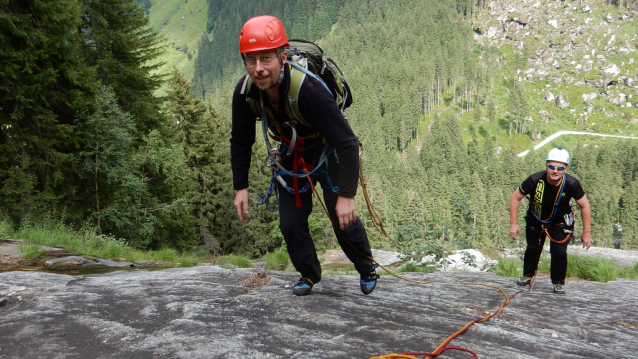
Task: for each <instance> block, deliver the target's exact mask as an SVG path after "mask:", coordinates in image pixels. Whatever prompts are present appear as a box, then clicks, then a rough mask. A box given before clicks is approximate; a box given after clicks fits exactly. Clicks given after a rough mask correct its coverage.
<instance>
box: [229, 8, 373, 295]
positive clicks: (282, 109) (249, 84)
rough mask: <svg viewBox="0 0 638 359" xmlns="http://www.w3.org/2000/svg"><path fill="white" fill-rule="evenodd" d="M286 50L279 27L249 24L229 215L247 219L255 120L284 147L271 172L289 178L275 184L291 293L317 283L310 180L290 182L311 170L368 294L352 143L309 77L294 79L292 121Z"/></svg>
mask: <svg viewBox="0 0 638 359" xmlns="http://www.w3.org/2000/svg"><path fill="white" fill-rule="evenodd" d="M287 46H288V38H287V36H286V32H285V30H284V26H283V24H282V23H281V21H279V20H278V19H277V18H275V17H273V16H258V17H255V18H252V19H250V20H248V21H247V22H246V23H245V24H244V26H243V28H242V30H241V35H240V37H239V51H240V53H241V55H242V58H243V60H244V65H245V67H246V71H247V72H248V75H246V76H245V77H244V78H242V79H241V80H240V81H239V83H238V84H237V86H236V88H235V91H234V93H233V106H232V109H233V115H232V132H231V139H230V143H231V166H232V170H233V187H234V188H235V190H236V191H237V193H236V197H235V203H234V204H235V208H236V209H237V214H238V215H239V219H240V220H241V221H243V220H245V219H248V213H249V211H248V209H249V204H248V171H249V168H250V160H251V154H252V145H253V144H254V142H255V135H256V133H255V125H256V121H257V118H258V117H259V119H261V120H262V121H263V122H262V123H265V124H267V126H268V128H269V129H270V131H271V132H272V135H273V136H274V137H275V138H276V139H277V140H279V141H281V142H282V143H285V144H287V146H288V147H289V148H288V149H286V150H285V151H286V152H285V153H282V155H281V156H280V157H279V158H278V159H277V166H279V168H281V169H282V170H284V169H287V170H286V171H291V172H285V173H282V174H281V175H276V176H278V177H279V178H278V180H277V181H273V183H274V185H275V186H277V188H276V189H277V191H278V195H279V213H280V222H279V228H280V229H281V232H282V234H283V236H284V240H285V241H286V245H287V248H288V254H289V256H290V259H291V261H292V264H293V265H294V266H295V269H296V270H297V271H299V272H300V273H301V279H300V280H299V282H298V283H297V284H296V285H295V286H294V288H293V293H294V294H295V295H308V294H310V292H311V290H312V287H313V285H314V284H316V283H317V282H319V281H320V280H321V265H320V263H319V260H318V258H317V253H316V251H315V246H314V244H313V241H312V238H311V236H310V231H309V229H308V216H309V215H310V213H311V212H312V193H311V191H308V190H307V187H306V190H305V191H304V189H303V187H304V185H306V184H307V183H308V182H307V181H308V178H307V177H297V176H296V175H297V174H300V173H302V172H304V171H308V170H311V169H313V167H315V166H316V167H317V168H316V170H318V171H317V172H315V173H317V174H325V175H323V176H321V175H317V176H318V177H314V175H313V177H310V178H312V179H313V181H318V182H319V183H321V184H322V186H323V187H324V191H323V198H324V201H325V203H326V206H327V208H328V212H329V214H330V217H331V219H332V221H333V223H335V225H336V226H338V227H339V228H338V229H335V234H336V235H337V239H338V241H339V244H340V246H341V248H342V249H343V251H344V252H345V254H346V255H347V256H348V258H349V259H350V260H351V261H352V262H353V263H354V266H355V268H356V270H357V271H358V272H359V273H360V288H361V291H362V292H363V293H364V294H366V295H367V294H370V293H371V292H372V291H373V290H374V288H375V287H376V282H377V279H378V275H377V274H376V272H375V264H374V262H373V261H372V259H371V258H372V251H371V249H370V244H369V241H368V237H367V234H366V231H365V228H364V227H363V224H362V223H361V221H360V220H359V218H358V217H357V213H356V210H355V201H354V197H355V194H356V190H357V182H358V176H359V173H358V168H359V157H358V154H359V143H358V139H357V137H356V136H355V135H354V133H353V132H352V129H351V128H350V125H349V124H348V122H347V120H346V118H345V117H344V116H343V114H342V113H341V111H340V110H339V108H338V106H337V104H336V102H335V99H334V98H333V97H332V94H331V93H330V92H329V90H327V88H326V87H324V85H323V84H322V83H321V82H320V80H318V79H317V78H314V77H312V76H305V77H303V78H302V79H301V80H300V81H301V84H300V85H299V91H298V96H297V99H296V101H298V103H297V105H298V109H299V111H300V112H301V115H302V116H303V118H304V121H303V123H302V121H298V119H296V118H295V116H294V115H293V114H292V111H291V110H290V103H288V101H290V100H289V96H288V91H289V89H290V86H291V65H289V64H287V63H286V60H287V56H288V53H287V52H286V47H287ZM295 71H296V70H295ZM298 75H299V73H298V74H297V75H296V76H298ZM253 85H254V86H253ZM249 101H253V102H256V103H257V105H258V108H259V113H260V115H256V114H255V110H254V109H253V108H251V105H250V104H249ZM264 135H266V134H264ZM267 141H268V140H267ZM325 143H327V144H328V145H329V146H330V149H331V150H330V151H329V153H330V154H333V153H334V154H333V155H330V156H327V157H325V153H326V152H328V151H326V147H324V144H325ZM267 145H268V143H267ZM273 150H274V149H273ZM333 151H334V152H333ZM322 159H323V160H322ZM324 161H325V162H324ZM273 178H275V175H273ZM326 186H328V187H329V189H326ZM337 191H338V193H336V192H337Z"/></svg>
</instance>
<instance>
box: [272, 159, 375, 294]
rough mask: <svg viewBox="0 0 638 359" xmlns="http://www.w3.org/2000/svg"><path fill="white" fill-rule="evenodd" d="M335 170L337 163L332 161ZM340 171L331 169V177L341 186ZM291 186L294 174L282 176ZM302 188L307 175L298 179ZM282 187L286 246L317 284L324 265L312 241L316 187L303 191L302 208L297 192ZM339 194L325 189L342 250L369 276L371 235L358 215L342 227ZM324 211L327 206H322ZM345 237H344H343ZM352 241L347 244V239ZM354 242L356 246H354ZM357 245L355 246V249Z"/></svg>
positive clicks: (301, 270) (282, 227)
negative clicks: (296, 197)
mask: <svg viewBox="0 0 638 359" xmlns="http://www.w3.org/2000/svg"><path fill="white" fill-rule="evenodd" d="M331 166H332V167H333V168H332V169H333V170H334V169H335V168H334V167H336V165H333V164H332V163H331ZM334 172H336V171H331V179H332V182H333V185H335V186H337V185H338V178H337V176H336V175H335V174H334ZM282 177H283V178H284V179H285V181H286V183H287V184H288V186H289V187H292V178H291V177H290V176H282ZM298 181H299V182H298V183H299V188H302V187H303V186H305V184H306V183H307V181H308V179H307V178H300V179H299V180H298ZM319 182H320V183H322V185H324V182H325V180H323V179H321V178H320V179H319ZM277 186H279V201H280V202H279V216H280V217H279V229H280V230H281V233H282V234H283V236H284V240H285V241H286V245H287V246H288V255H289V256H290V260H291V261H292V264H293V265H294V266H295V269H296V270H297V271H298V272H299V273H301V276H302V277H308V278H310V280H312V281H313V282H314V283H317V282H319V281H320V280H321V265H320V263H319V259H318V258H317V252H316V250H315V245H314V243H313V242H312V237H311V236H310V230H309V229H308V216H310V213H312V190H310V189H309V190H308V191H306V192H304V193H300V194H299V197H300V200H301V207H297V206H296V203H295V202H296V200H295V195H294V194H293V193H290V192H288V191H286V190H285V189H284V188H282V187H281V185H280V184H279V183H278V184H277ZM337 198H338V195H337V194H336V193H335V192H333V191H331V190H329V189H324V190H323V200H324V203H325V205H326V208H327V209H328V212H329V213H330V217H331V218H332V221H333V222H334V223H335V225H336V226H337V229H335V235H336V236H337V240H338V241H339V245H340V246H341V249H342V250H343V252H344V253H345V254H346V256H347V257H348V259H350V261H351V262H352V263H353V264H354V267H355V269H356V270H357V272H359V273H360V274H361V276H364V275H369V274H370V273H371V272H373V271H374V268H375V266H374V263H373V262H372V260H370V259H369V258H367V257H366V256H368V257H370V258H372V251H371V249H370V242H369V241H368V235H367V234H366V230H365V228H364V227H363V224H362V223H361V220H360V219H359V218H357V220H356V222H355V223H353V224H352V225H350V227H348V228H347V229H345V230H339V218H338V217H337V215H336V211H335V205H336V204H337ZM322 210H323V209H322ZM342 237H343V238H342ZM344 239H345V240H346V241H348V243H350V244H348V243H346V242H345V241H344ZM351 245H352V246H351ZM353 247H354V248H353Z"/></svg>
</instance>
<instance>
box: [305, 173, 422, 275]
mask: <svg viewBox="0 0 638 359" xmlns="http://www.w3.org/2000/svg"><path fill="white" fill-rule="evenodd" d="M303 170H304V172H305V171H307V170H306V168H305V166H304V167H303ZM308 181H309V182H310V188H312V194H313V195H314V196H315V199H316V200H317V201H318V202H319V203H321V207H323V210H324V212H326V215H327V216H328V220H329V221H330V224H332V228H334V230H335V233H337V235H338V236H339V238H341V239H342V240H343V241H344V242H346V243H347V244H348V245H349V246H350V247H351V248H352V249H354V250H355V252H357V253H359V254H360V255H362V256H364V257H366V258H368V259H369V260H371V261H372V262H373V263H375V264H376V265H378V266H379V268H381V269H383V270H384V271H386V272H387V273H388V274H390V275H393V276H395V277H397V278H399V279H403V280H404V281H406V282H411V283H417V284H430V283H433V281H429V282H420V281H416V280H412V279H408V278H405V277H402V276H400V275H398V274H396V273H393V272H391V271H390V270H388V269H387V268H386V267H384V266H382V265H381V264H380V263H379V262H377V261H376V260H374V258H372V257H370V256H368V255H366V254H364V253H361V251H359V250H358V249H357V248H356V247H355V246H353V245H352V243H350V242H349V241H348V240H347V239H345V238H344V237H343V235H341V231H340V230H339V227H337V225H336V224H335V223H334V221H333V220H332V218H331V217H330V213H329V212H328V208H326V205H325V204H324V203H323V201H322V200H321V198H320V197H319V193H318V192H317V189H316V188H315V185H314V184H313V183H312V180H311V179H310V178H308Z"/></svg>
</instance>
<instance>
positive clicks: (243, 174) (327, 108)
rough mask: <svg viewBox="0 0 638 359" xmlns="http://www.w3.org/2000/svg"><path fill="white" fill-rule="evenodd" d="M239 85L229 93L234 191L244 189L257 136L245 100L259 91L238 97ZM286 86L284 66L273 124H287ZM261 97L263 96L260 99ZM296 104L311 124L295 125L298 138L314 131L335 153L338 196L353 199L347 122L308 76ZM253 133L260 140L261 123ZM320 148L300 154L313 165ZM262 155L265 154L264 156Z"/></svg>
mask: <svg viewBox="0 0 638 359" xmlns="http://www.w3.org/2000/svg"><path fill="white" fill-rule="evenodd" d="M243 82H244V78H242V79H241V80H240V81H239V82H238V84H237V86H236V87H235V92H234V93H233V108H232V109H233V115H232V131H231V138H230V155H231V167H232V171H233V187H234V188H235V190H240V189H244V188H247V187H248V172H249V168H250V160H251V154H252V146H253V144H254V143H255V138H256V135H257V134H256V132H255V129H256V127H257V124H256V122H257V121H256V116H255V114H254V113H253V111H252V110H251V108H250V105H249V104H248V102H247V101H246V98H247V97H250V98H253V99H257V101H259V92H258V91H260V90H259V89H258V88H257V87H256V86H252V87H251V89H250V92H249V93H248V94H241V89H242V85H243ZM289 87H290V71H289V68H288V66H285V67H284V80H283V82H282V85H281V86H280V87H279V104H278V106H277V107H278V108H279V109H282V110H281V111H280V112H279V113H277V112H275V111H272V112H273V113H275V116H276V119H275V121H278V122H285V121H288V115H287V114H286V113H285V111H284V110H283V109H285V108H286V103H285V101H286V100H287V98H288V89H289ZM265 96H266V95H265V94H264V99H265V98H266V97H265ZM297 101H298V107H299V111H300V112H301V114H302V115H303V118H304V119H305V120H306V121H307V122H308V123H309V124H310V125H311V128H309V127H306V126H303V125H300V124H298V125H297V126H296V128H297V132H298V135H299V136H309V135H311V134H313V133H316V132H318V133H319V134H320V136H321V137H322V138H324V139H325V140H326V141H327V142H328V144H329V145H330V146H331V147H333V148H334V149H335V150H336V152H337V155H338V159H339V173H338V178H339V195H340V196H342V197H348V198H352V197H354V196H355V195H356V191H357V182H358V179H359V142H358V139H357V137H356V136H355V134H354V133H353V132H352V129H351V128H350V125H349V124H348V121H347V120H346V118H345V117H344V116H343V114H342V113H341V111H340V110H339V108H338V107H337V104H336V102H335V100H334V98H333V97H332V95H331V94H330V92H328V90H327V89H326V88H325V87H324V85H323V84H322V83H320V82H319V81H318V80H316V79H314V78H312V77H311V76H306V79H305V80H304V82H303V83H302V85H301V88H300V90H299V96H298V99H297ZM267 102H268V101H266V103H267ZM257 131H259V136H258V137H259V138H260V139H261V138H263V134H262V133H261V132H262V129H261V124H259V129H258V130H257ZM284 135H285V136H287V137H288V138H290V137H289V136H290V134H289V133H284ZM319 140H320V139H319ZM319 140H317V141H319ZM321 149H322V146H308V150H307V151H306V154H305V155H304V159H305V160H306V162H307V163H310V164H313V165H314V164H316V161H314V160H315V159H316V158H317V157H318V154H319V152H320V151H321ZM265 156H266V154H264V157H265Z"/></svg>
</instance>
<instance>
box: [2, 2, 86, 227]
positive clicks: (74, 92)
mask: <svg viewBox="0 0 638 359" xmlns="http://www.w3.org/2000/svg"><path fill="white" fill-rule="evenodd" d="M0 8H1V9H2V10H1V11H0V57H2V61H0V78H2V80H1V81H0V184H4V185H6V186H8V187H6V188H3V189H2V190H1V191H0V209H4V210H5V211H6V212H9V213H10V215H11V216H12V217H13V218H14V219H16V220H21V219H24V218H25V217H30V216H37V215H38V212H43V211H46V210H50V209H56V208H64V206H65V205H66V204H68V202H67V201H65V200H66V199H68V198H69V196H70V195H72V193H73V192H74V185H73V183H72V182H71V181H72V178H73V166H72V161H71V160H72V156H71V153H72V152H73V151H74V150H75V148H76V146H77V140H76V138H75V136H74V134H73V120H74V117H75V111H76V110H77V109H79V108H81V107H83V106H85V105H86V104H87V103H88V102H89V101H90V100H91V98H92V94H93V86H94V85H93V84H92V83H93V82H94V81H93V79H94V76H93V73H92V71H91V70H90V69H88V68H86V67H84V66H82V64H81V56H80V53H79V51H78V46H79V44H80V41H81V38H80V37H79V36H78V34H77V28H78V26H79V25H80V17H79V14H80V4H79V3H78V2H77V1H69V0H48V1H41V0H24V1H9V0H1V1H0ZM9 183H12V185H11V186H9V185H8V184H9ZM0 187H2V185H0ZM5 196H6V197H5ZM15 201H18V202H21V203H16V202H15ZM68 214H70V213H68Z"/></svg>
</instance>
